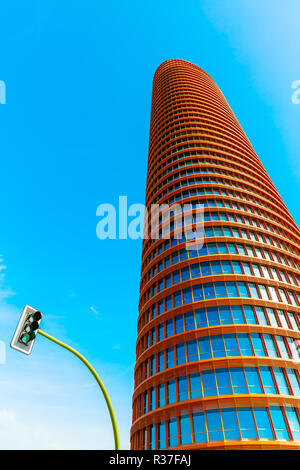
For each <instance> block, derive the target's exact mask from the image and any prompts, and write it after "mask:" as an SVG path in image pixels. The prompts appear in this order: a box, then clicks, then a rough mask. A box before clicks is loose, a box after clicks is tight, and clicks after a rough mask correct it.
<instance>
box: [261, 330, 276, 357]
mask: <svg viewBox="0 0 300 470" xmlns="http://www.w3.org/2000/svg"><path fill="white" fill-rule="evenodd" d="M264 340H265V345H266V348H267V351H268V355H269V356H271V357H277V356H278V354H277V351H276V348H275V344H274V340H273V338H272V336H271V335H267V334H264Z"/></svg>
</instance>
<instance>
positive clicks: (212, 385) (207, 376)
mask: <svg viewBox="0 0 300 470" xmlns="http://www.w3.org/2000/svg"><path fill="white" fill-rule="evenodd" d="M202 382H203V393H204V396H205V397H211V396H214V395H217V385H216V378H215V373H214V370H204V371H202Z"/></svg>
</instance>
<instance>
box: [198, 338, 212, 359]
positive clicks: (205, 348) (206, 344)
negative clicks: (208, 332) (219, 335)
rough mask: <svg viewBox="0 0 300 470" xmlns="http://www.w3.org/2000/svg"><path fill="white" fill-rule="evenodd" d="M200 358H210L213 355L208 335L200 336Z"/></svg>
mask: <svg viewBox="0 0 300 470" xmlns="http://www.w3.org/2000/svg"><path fill="white" fill-rule="evenodd" d="M198 342H199V351H200V359H209V358H211V357H212V354H211V346H210V341H209V338H208V337H204V338H199V339H198Z"/></svg>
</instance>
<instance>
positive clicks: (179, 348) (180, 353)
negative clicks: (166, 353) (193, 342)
mask: <svg viewBox="0 0 300 470" xmlns="http://www.w3.org/2000/svg"><path fill="white" fill-rule="evenodd" d="M176 358H177V362H176V363H177V365H180V364H185V362H186V355H185V344H184V343H180V344H177V345H176Z"/></svg>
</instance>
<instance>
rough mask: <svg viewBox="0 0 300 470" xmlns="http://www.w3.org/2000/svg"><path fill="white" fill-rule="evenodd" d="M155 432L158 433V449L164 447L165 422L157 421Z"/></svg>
mask: <svg viewBox="0 0 300 470" xmlns="http://www.w3.org/2000/svg"><path fill="white" fill-rule="evenodd" d="M157 434H158V445H157V447H158V449H164V448H165V447H166V430H165V423H164V422H162V423H158V426H157Z"/></svg>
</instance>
